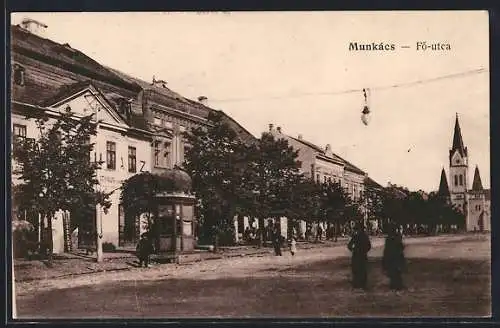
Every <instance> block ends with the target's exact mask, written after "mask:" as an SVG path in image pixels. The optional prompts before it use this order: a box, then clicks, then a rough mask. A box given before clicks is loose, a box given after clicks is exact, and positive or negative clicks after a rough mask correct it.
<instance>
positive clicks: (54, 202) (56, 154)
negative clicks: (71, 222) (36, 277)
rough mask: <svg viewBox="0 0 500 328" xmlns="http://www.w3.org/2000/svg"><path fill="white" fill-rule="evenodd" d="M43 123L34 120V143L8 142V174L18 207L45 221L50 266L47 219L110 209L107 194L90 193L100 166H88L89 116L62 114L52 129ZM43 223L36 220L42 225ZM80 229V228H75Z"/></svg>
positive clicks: (92, 128)
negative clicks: (15, 179)
mask: <svg viewBox="0 0 500 328" xmlns="http://www.w3.org/2000/svg"><path fill="white" fill-rule="evenodd" d="M47 122H48V117H46V116H43V117H41V118H37V119H36V125H37V128H38V131H39V138H38V139H36V140H35V139H27V138H19V139H17V140H14V149H13V159H14V160H15V162H16V168H15V169H14V174H19V179H20V180H22V181H23V182H22V183H21V184H20V186H19V194H18V195H19V197H18V201H19V204H17V205H20V206H21V207H25V208H35V209H36V210H37V211H39V212H40V213H41V215H42V218H47V222H48V226H47V230H48V236H44V235H43V234H42V236H44V242H45V243H46V245H47V247H48V259H49V263H52V253H53V242H52V219H53V218H54V216H55V214H56V213H57V212H58V211H60V210H61V211H70V212H72V213H75V212H76V211H79V210H81V209H83V208H88V207H91V208H93V209H94V210H95V208H96V206H97V204H100V205H101V206H102V208H103V210H104V211H107V209H108V208H109V207H110V206H111V203H110V201H109V194H106V193H104V192H100V191H97V190H96V186H97V185H99V180H98V179H97V170H98V169H99V168H100V166H101V164H102V162H100V161H92V160H91V158H90V157H91V156H90V154H91V152H92V150H93V149H94V143H92V142H90V140H91V137H92V136H96V135H97V123H98V122H96V121H94V120H93V115H89V116H85V117H82V118H77V117H75V116H74V114H73V113H72V112H71V111H70V110H67V111H66V112H62V113H60V115H59V116H58V117H57V119H56V120H55V122H54V123H53V124H47ZM43 221H44V220H42V222H43ZM80 223H81V222H80Z"/></svg>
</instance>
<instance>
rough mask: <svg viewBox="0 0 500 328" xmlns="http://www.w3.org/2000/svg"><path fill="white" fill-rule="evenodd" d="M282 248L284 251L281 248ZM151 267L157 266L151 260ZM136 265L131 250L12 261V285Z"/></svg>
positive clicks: (228, 254)
mask: <svg viewBox="0 0 500 328" xmlns="http://www.w3.org/2000/svg"><path fill="white" fill-rule="evenodd" d="M345 242H346V241H345V240H344V239H339V240H338V241H337V242H333V241H321V242H318V243H310V242H299V243H297V248H299V249H313V248H328V247H335V246H339V245H342V244H344V243H345ZM285 249H286V248H285ZM272 254H273V249H272V248H271V247H262V248H259V247H257V246H232V247H220V248H219V251H218V252H217V253H213V252H209V251H195V252H193V253H190V254H186V255H184V256H183V257H184V260H183V261H182V262H181V265H185V264H190V263H192V262H200V261H207V260H216V259H224V258H235V257H246V256H248V257H262V256H271V255H272ZM152 262H153V264H152V266H160V265H161V264H157V263H155V262H154V256H153V258H152ZM137 266H138V263H137V258H136V256H135V253H134V252H132V251H124V250H120V251H116V252H106V253H104V259H103V262H101V263H97V262H96V260H95V254H94V255H86V254H85V253H80V252H79V253H64V254H55V255H54V259H53V265H52V267H48V266H47V264H46V262H45V261H40V260H25V259H16V260H15V261H14V270H15V278H16V282H28V281H37V280H45V279H58V278H68V277H72V276H79V275H85V274H93V273H99V272H112V271H124V270H130V269H133V268H136V267H137Z"/></svg>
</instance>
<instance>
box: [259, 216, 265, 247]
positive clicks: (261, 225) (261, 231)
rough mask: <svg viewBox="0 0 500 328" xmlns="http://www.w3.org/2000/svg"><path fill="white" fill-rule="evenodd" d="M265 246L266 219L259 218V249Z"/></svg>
mask: <svg viewBox="0 0 500 328" xmlns="http://www.w3.org/2000/svg"><path fill="white" fill-rule="evenodd" d="M263 245H264V218H263V217H262V215H260V216H259V247H262V246H263Z"/></svg>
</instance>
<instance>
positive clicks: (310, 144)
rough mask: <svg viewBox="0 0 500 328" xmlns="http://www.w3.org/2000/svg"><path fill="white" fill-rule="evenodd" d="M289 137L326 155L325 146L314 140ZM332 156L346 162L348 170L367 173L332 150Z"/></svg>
mask: <svg viewBox="0 0 500 328" xmlns="http://www.w3.org/2000/svg"><path fill="white" fill-rule="evenodd" d="M289 137H290V138H292V139H293V140H295V141H297V142H300V143H302V144H304V145H305V146H307V147H310V148H312V149H314V150H315V151H317V152H319V153H321V154H322V155H325V150H324V149H323V148H321V147H319V146H317V145H315V144H313V143H312V142H309V141H307V140H304V139H298V138H294V137H291V136H289ZM332 157H333V159H335V160H337V161H340V162H342V163H344V165H345V168H346V169H347V170H349V171H351V172H354V173H358V174H366V173H365V172H364V171H363V170H361V169H360V168H358V167H356V166H355V165H354V164H352V163H350V162H349V161H347V160H345V159H343V158H342V157H340V156H339V155H337V154H335V153H333V152H332Z"/></svg>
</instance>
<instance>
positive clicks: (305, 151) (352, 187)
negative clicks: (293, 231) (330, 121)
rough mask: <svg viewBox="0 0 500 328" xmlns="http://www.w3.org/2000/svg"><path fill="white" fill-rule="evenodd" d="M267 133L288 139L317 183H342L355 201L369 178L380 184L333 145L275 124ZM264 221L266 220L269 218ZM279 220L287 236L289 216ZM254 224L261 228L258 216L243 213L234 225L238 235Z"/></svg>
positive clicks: (302, 228) (306, 173) (303, 226)
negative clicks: (250, 217) (315, 140)
mask: <svg viewBox="0 0 500 328" xmlns="http://www.w3.org/2000/svg"><path fill="white" fill-rule="evenodd" d="M268 133H270V134H271V135H272V136H274V138H275V139H285V140H286V141H287V142H288V144H289V146H291V147H293V148H294V149H295V150H297V151H298V158H297V160H298V161H299V162H300V163H301V167H300V171H301V173H303V174H304V176H306V177H309V178H311V179H314V180H315V181H316V182H318V183H323V182H337V183H340V185H341V186H342V187H344V189H345V190H346V192H347V193H348V195H349V196H350V197H351V199H353V200H354V201H357V200H360V199H361V197H362V196H363V194H364V191H365V182H366V181H368V180H369V181H371V182H372V184H373V185H377V186H378V184H376V183H375V182H374V181H373V180H371V179H368V175H367V173H365V172H364V171H362V170H361V169H359V168H357V167H356V166H354V165H353V164H352V163H350V162H348V161H346V160H345V159H343V158H341V157H340V156H338V155H337V154H335V153H333V151H332V149H331V146H330V145H326V146H325V148H322V147H319V146H317V145H315V144H313V143H311V142H309V141H306V140H304V138H303V137H302V136H300V135H299V136H298V137H297V138H295V137H292V136H289V135H287V134H285V133H284V132H283V130H282V129H281V127H275V126H274V124H270V125H269V131H268ZM265 222H266V223H267V220H266V221H265ZM279 222H280V226H281V234H282V235H283V236H288V232H289V229H288V222H287V218H286V217H281V218H280V219H279ZM252 224H253V225H254V226H253V227H254V228H258V222H257V220H255V219H254V220H251V219H249V218H248V217H243V216H242V217H239V218H237V219H236V220H235V228H236V231H237V232H238V234H239V235H241V234H242V232H243V231H244V230H245V229H246V228H247V227H250V226H251V225H252ZM299 226H300V227H299V231H297V232H298V233H299V235H301V236H302V237H304V235H305V232H306V230H307V229H308V228H307V224H306V222H305V221H304V220H301V221H300V222H299ZM320 226H321V228H322V230H323V231H326V229H327V226H326V224H325V223H320Z"/></svg>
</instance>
